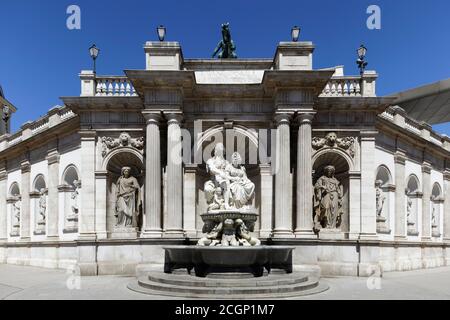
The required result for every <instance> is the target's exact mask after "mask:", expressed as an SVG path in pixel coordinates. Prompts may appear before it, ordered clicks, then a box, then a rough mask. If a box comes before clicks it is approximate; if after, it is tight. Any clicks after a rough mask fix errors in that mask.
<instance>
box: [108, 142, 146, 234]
mask: <svg viewBox="0 0 450 320" xmlns="http://www.w3.org/2000/svg"><path fill="white" fill-rule="evenodd" d="M123 167H130V168H131V175H132V176H134V177H135V178H136V179H137V180H138V182H139V185H140V186H141V190H140V197H139V209H138V210H139V217H138V226H139V228H141V227H142V218H143V205H144V192H145V191H144V181H145V171H144V159H143V156H142V154H141V153H140V152H138V151H137V150H135V149H133V148H127V147H124V148H119V149H117V150H113V151H112V152H111V153H110V154H108V156H107V157H106V158H105V160H104V162H103V168H104V171H105V172H106V173H107V179H106V229H107V232H108V233H109V234H110V233H111V232H112V231H113V230H114V226H115V225H116V217H115V207H116V191H117V185H116V183H117V180H118V179H119V177H120V175H121V171H122V168H123Z"/></svg>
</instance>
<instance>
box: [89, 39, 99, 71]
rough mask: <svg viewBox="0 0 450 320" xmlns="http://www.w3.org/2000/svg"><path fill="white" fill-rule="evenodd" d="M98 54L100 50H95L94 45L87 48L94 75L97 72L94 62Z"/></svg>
mask: <svg viewBox="0 0 450 320" xmlns="http://www.w3.org/2000/svg"><path fill="white" fill-rule="evenodd" d="M99 53H100V49H99V48H97V47H96V46H95V44H94V45H92V47H90V48H89V54H90V55H91V58H92V60H94V73H96V72H97V68H96V63H95V61H96V60H97V57H98V54H99Z"/></svg>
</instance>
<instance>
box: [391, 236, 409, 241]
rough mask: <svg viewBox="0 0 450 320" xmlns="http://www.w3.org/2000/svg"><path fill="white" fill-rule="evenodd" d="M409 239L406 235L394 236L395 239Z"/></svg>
mask: <svg viewBox="0 0 450 320" xmlns="http://www.w3.org/2000/svg"><path fill="white" fill-rule="evenodd" d="M406 239H408V238H407V237H406V236H394V241H405V240H406Z"/></svg>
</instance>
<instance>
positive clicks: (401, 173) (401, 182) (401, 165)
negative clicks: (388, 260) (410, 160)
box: [394, 150, 406, 240]
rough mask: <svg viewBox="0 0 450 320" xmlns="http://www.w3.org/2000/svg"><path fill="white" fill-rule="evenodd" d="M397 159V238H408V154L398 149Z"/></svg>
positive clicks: (395, 159)
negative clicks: (406, 170) (406, 165)
mask: <svg viewBox="0 0 450 320" xmlns="http://www.w3.org/2000/svg"><path fill="white" fill-rule="evenodd" d="M394 161H395V212H394V214H395V233H394V235H395V239H396V240H404V239H406V194H405V189H406V185H405V183H406V181H405V161H406V156H405V153H404V152H402V151H399V150H397V152H396V153H395V157H394Z"/></svg>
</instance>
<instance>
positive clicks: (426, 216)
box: [417, 161, 431, 241]
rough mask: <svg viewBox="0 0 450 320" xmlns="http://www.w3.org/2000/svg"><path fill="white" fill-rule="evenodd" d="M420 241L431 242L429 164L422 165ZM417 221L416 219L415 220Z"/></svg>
mask: <svg viewBox="0 0 450 320" xmlns="http://www.w3.org/2000/svg"><path fill="white" fill-rule="evenodd" d="M422 192H423V198H422V240H425V241H429V240H431V210H430V200H431V164H430V163H429V162H426V161H425V162H424V163H423V164H422ZM417 221H418V219H417Z"/></svg>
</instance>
